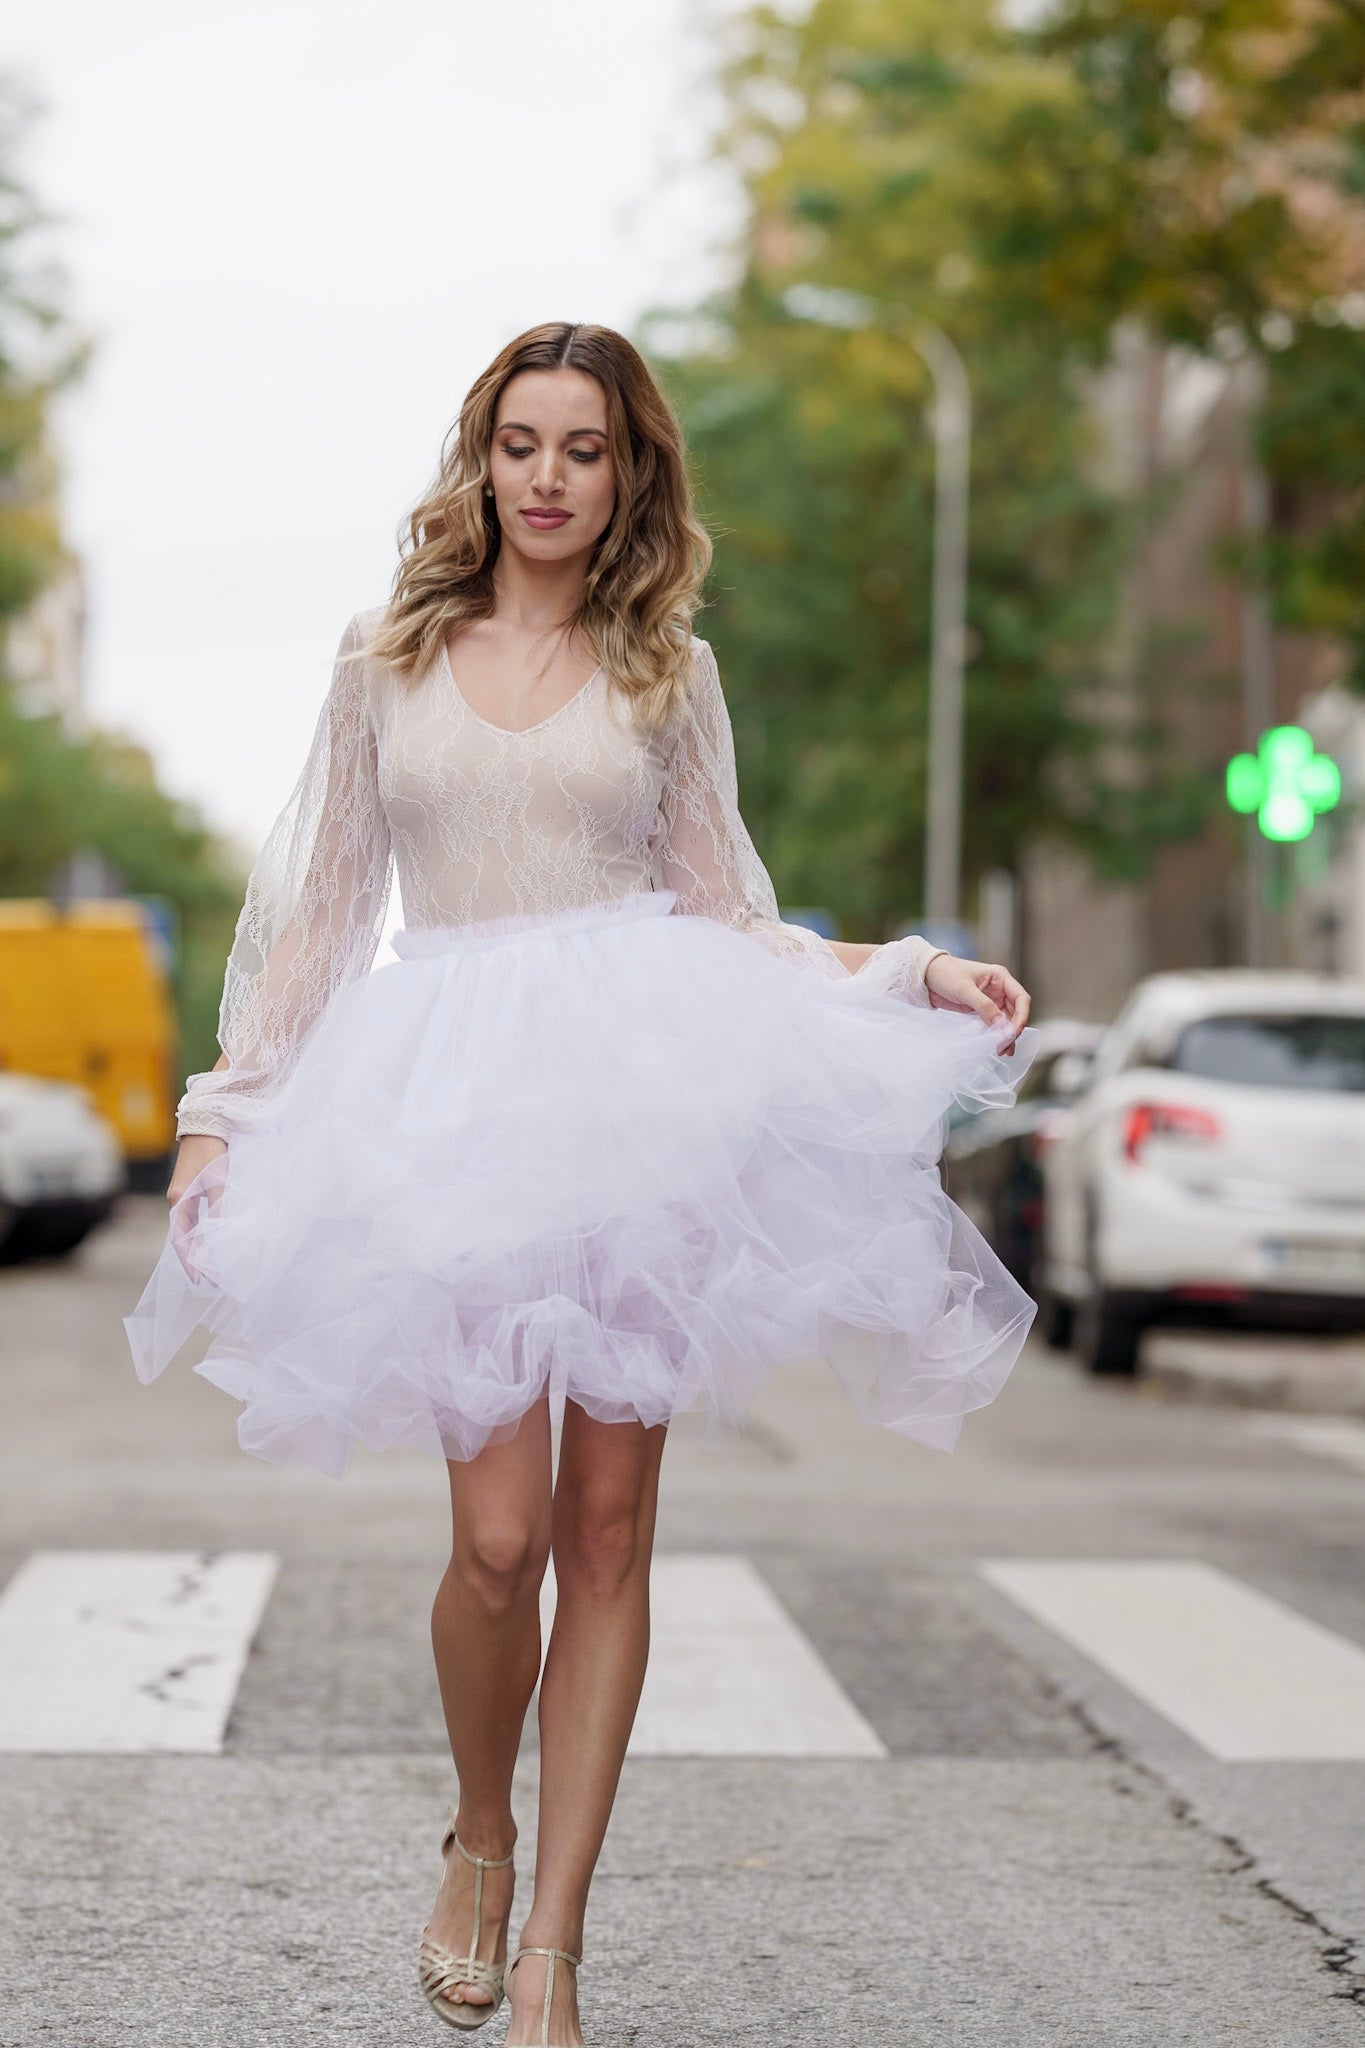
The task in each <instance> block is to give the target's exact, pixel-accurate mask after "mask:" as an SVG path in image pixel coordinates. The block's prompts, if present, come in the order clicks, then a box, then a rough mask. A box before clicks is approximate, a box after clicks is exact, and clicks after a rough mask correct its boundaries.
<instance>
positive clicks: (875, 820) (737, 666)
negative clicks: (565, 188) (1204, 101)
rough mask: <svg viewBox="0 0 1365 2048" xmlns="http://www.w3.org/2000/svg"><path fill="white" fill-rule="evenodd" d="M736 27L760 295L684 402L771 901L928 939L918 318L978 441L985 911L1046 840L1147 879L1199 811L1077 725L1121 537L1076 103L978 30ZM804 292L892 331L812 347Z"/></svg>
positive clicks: (825, 17) (735, 137) (748, 272)
mask: <svg viewBox="0 0 1365 2048" xmlns="http://www.w3.org/2000/svg"><path fill="white" fill-rule="evenodd" d="M744 20H745V34H744V38H743V41H742V45H741V48H740V51H739V53H738V55H737V56H736V58H735V60H734V62H733V63H732V64H731V66H730V68H729V71H728V74H727V84H728V90H729V93H730V101H731V112H730V119H729V122H728V125H727V128H726V131H725V135H726V143H725V146H726V147H727V149H728V150H729V151H730V152H731V153H732V156H733V159H734V161H735V163H736V164H737V166H740V167H742V175H743V176H744V177H745V180H746V183H747V186H748V189H749V192H750V195H751V202H752V216H751V226H750V231H749V234H748V236H747V238H746V242H745V245H744V249H743V252H742V253H743V256H744V268H743V272H742V275H741V277H740V280H739V282H738V284H737V285H736V288H735V289H734V291H733V292H732V293H731V294H729V295H728V297H726V298H725V299H724V300H722V301H721V302H720V303H719V304H716V305H713V306H711V307H708V309H707V311H708V314H709V315H710V321H709V332H710V334H711V335H712V336H713V337H714V336H716V335H719V336H720V337H721V340H720V343H719V344H718V345H717V343H716V342H715V341H714V340H713V342H712V344H711V345H710V346H709V347H708V348H706V349H705V350H699V351H698V352H696V353H694V354H693V355H691V356H689V357H687V358H686V359H683V360H675V361H674V362H673V363H671V364H670V366H669V373H670V378H671V383H672V388H673V390H674V392H675V395H676V397H677V399H678V402H679V406H680V410H681V412H682V415H683V419H684V423H685V426H686V428H687V431H688V435H689V439H690V441H691V443H692V446H693V449H694V453H695V455H696V458H697V462H698V473H699V481H700V484H701V487H702V496H703V502H704V505H705V507H706V509H707V512H708V514H709V516H710V517H711V518H712V520H713V521H714V522H715V523H716V524H717V525H718V527H719V529H720V531H719V535H718V549H717V566H716V573H715V582H714V612H713V616H712V618H711V619H710V620H709V622H708V624H707V626H706V627H705V628H704V630H706V631H708V632H709V634H710V636H711V637H712V638H713V639H714V641H715V643H716V646H717V650H718V653H719V655H720V658H721V661H722V664H723V668H724V672H725V675H726V681H727V688H728V690H729V694H730V698H731V704H732V709H733V713H734V718H735V725H736V736H737V744H738V746H739V749H740V752H741V755H742V762H743V774H744V795H745V804H746V809H747V812H748V814H749V815H750V817H751V819H752V821H753V824H754V829H755V831H756V834H757V835H758V836H759V837H760V838H761V840H762V843H763V847H764V852H765V854H766V856H767V858H768V860H769V862H770V865H771V867H772V869H773V872H774V876H775V879H776V881H777V883H778V887H779V889H780V891H781V893H782V894H783V896H784V897H785V898H786V899H787V900H788V901H802V902H822V903H827V904H830V905H832V906H833V907H834V908H836V909H837V910H838V911H839V912H841V913H842V914H843V915H844V916H845V918H847V919H848V920H849V921H850V924H851V926H852V927H854V928H856V929H857V930H858V931H859V932H860V933H861V934H863V935H865V936H879V935H882V934H884V933H885V932H887V931H889V930H892V929H894V928H895V927H896V926H897V925H898V924H899V923H901V922H902V921H904V920H905V919H906V918H908V917H910V916H912V915H914V914H916V913H917V912H918V909H919V906H920V901H921V896H922V888H923V874H922V868H923V853H922V848H923V835H924V825H925V757H926V722H927V674H928V666H929V651H930V650H929V626H930V618H929V592H930V578H931V552H932V533H933V496H932V494H933V452H932V446H931V443H930V439H929V435H928V432H927V422H926V414H927V408H928V406H929V404H930V401H931V395H932V394H931V391H930V388H929V385H928V381H927V375H926V371H925V366H924V364H923V361H922V359H921V357H920V356H919V354H918V352H917V351H916V349H915V348H914V346H913V345H912V342H911V339H910V336H911V334H912V333H913V321H914V320H915V319H916V318H929V319H932V320H934V321H936V322H937V323H938V324H939V325H940V326H941V327H942V328H943V329H944V330H945V331H946V332H948V333H949V334H950V335H951V336H952V338H953V339H954V341H955V342H956V343H957V345H958V347H959V349H960V350H961V352H962V353H963V355H964V357H965V359H966V361H967V365H968V370H969V375H970V379H971V384H972V392H973V405H974V413H975V418H974V425H973V466H972V479H971V484H972V510H971V576H970V588H969V600H968V613H969V629H970V630H969V642H970V646H969V663H968V669H967V730H966V749H967V760H966V802H965V811H964V828H965V830H964V838H965V844H964V859H965V866H966V871H967V879H968V883H969V884H970V882H971V880H972V878H974V877H975V876H978V875H979V874H980V873H981V872H982V871H983V870H985V869H987V868H991V867H999V866H1003V867H1011V866H1013V865H1014V864H1015V863H1016V862H1017V860H1018V858H1019V854H1020V851H1021V849H1022V847H1023V846H1024V845H1025V844H1026V843H1027V842H1028V841H1030V840H1032V839H1035V838H1037V837H1039V836H1041V835H1044V834H1047V833H1049V832H1056V833H1061V834H1064V835H1066V836H1068V837H1070V838H1071V839H1073V840H1075V841H1076V842H1078V843H1080V844H1081V845H1083V847H1084V848H1085V850H1086V852H1087V853H1088V854H1089V856H1090V857H1091V859H1092V860H1094V861H1095V862H1096V864H1097V865H1100V866H1102V867H1104V868H1106V869H1107V870H1108V871H1110V872H1115V873H1124V874H1127V873H1130V872H1133V871H1135V870H1136V869H1138V868H1140V866H1141V863H1142V862H1143V861H1144V860H1145V859H1146V858H1147V856H1148V852H1149V849H1150V847H1151V844H1152V842H1153V840H1154V839H1155V838H1157V837H1159V836H1161V835H1163V834H1167V835H1169V834H1171V833H1183V832H1188V831H1190V830H1193V829H1197V826H1198V824H1199V823H1200V822H1201V821H1202V818H1203V816H1204V815H1205V812H1206V809H1207V799H1206V796H1205V792H1204V789H1203V785H1202V784H1199V783H1196V782H1195V780H1194V779H1193V778H1192V777H1191V776H1190V775H1189V774H1188V773H1187V772H1186V771H1185V770H1184V769H1183V768H1182V767H1181V765H1180V763H1179V761H1178V759H1177V758H1176V755H1175V750H1174V749H1173V748H1172V747H1171V746H1169V745H1168V744H1167V743H1166V740H1165V737H1164V734H1163V732H1162V730H1161V729H1160V727H1159V726H1158V725H1156V724H1155V723H1154V722H1153V720H1152V719H1151V717H1150V715H1149V708H1148V707H1147V705H1146V704H1145V703H1142V702H1139V704H1138V706H1137V708H1136V710H1135V712H1134V714H1133V716H1132V719H1131V721H1130V730H1128V731H1127V732H1126V733H1125V732H1124V731H1123V730H1121V729H1119V728H1118V727H1117V726H1116V724H1115V721H1114V718H1113V717H1112V715H1111V716H1108V717H1106V719H1105V722H1104V723H1103V724H1102V725H1099V724H1096V723H1095V722H1094V718H1093V714H1092V712H1091V711H1090V709H1089V708H1088V707H1089V706H1090V704H1091V703H1093V701H1094V700H1095V698H1096V697H1097V695H1098V689H1097V686H1098V685H1099V684H1100V683H1101V682H1102V681H1103V679H1104V677H1105V674H1106V670H1107V664H1108V662H1109V659H1110V656H1109V651H1108V650H1109V647H1110V644H1111V642H1112V641H1113V638H1114V636H1115V622H1116V606H1117V600H1118V591H1119V583H1120V576H1121V572H1122V568H1123V565H1124V562H1125V559H1126V554H1127V547H1128V540H1129V533H1128V523H1129V519H1130V516H1131V515H1130V513H1128V512H1127V511H1125V510H1124V508H1122V507H1121V506H1120V505H1119V503H1118V502H1117V501H1116V500H1115V499H1114V498H1113V497H1112V496H1111V495H1110V494H1109V493H1108V491H1107V490H1106V489H1105V488H1104V487H1103V486H1102V484H1101V483H1100V482H1099V481H1098V480H1097V475H1096V465H1095V451H1094V448H1093V446H1092V429H1091V424H1090V415H1089V411H1088V407H1087V404H1086V398H1085V391H1084V386H1083V384H1082V382H1081V380H1080V378H1079V377H1078V374H1077V364H1078V359H1080V358H1081V357H1083V355H1084V353H1085V346H1084V344H1085V343H1086V342H1087V341H1088V340H1089V339H1090V338H1091V337H1089V335H1088V334H1085V333H1080V332H1078V329H1079V328H1080V326H1081V322H1080V321H1079V320H1078V318H1076V317H1074V316H1075V312H1076V308H1075V307H1072V306H1070V305H1069V303H1068V299H1067V296H1066V294H1065V293H1063V292H1062V290H1061V288H1060V285H1059V284H1058V282H1057V279H1056V277H1055V276H1054V273H1053V272H1052V271H1051V270H1050V268H1049V266H1048V260H1047V259H1048V251H1049V236H1050V233H1051V223H1052V221H1053V220H1054V219H1055V218H1057V217H1059V216H1060V215H1061V214H1063V213H1065V212H1066V211H1067V210H1068V208H1071V209H1074V208H1075V207H1076V205H1077V203H1078V197H1079V196H1080V195H1079V194H1078V189H1077V180H1076V177H1075V175H1074V160H1077V159H1079V158H1080V157H1081V156H1082V155H1083V147H1082V143H1081V141H1080V140H1078V139H1076V135H1075V131H1076V128H1077V125H1078V124H1081V125H1083V124H1084V119H1085V109H1084V104H1083V95H1082V94H1081V93H1080V90H1079V88H1078V86H1077V85H1076V82H1075V81H1074V79H1073V78H1072V77H1071V75H1070V72H1069V68H1068V66H1067V64H1066V62H1065V61H1064V60H1063V59H1061V58H1058V57H1055V56H1052V55H1050V54H1047V53H1043V54H1039V53H1038V52H1036V51H1035V50H1033V49H1031V48H1029V47H1027V46H1026V45H1025V44H1024V43H1022V42H1021V40H1020V39H1019V38H1018V37H1017V36H1015V35H1013V34H1012V33H1010V32H1008V31H1006V30H1004V29H1002V28H1001V27H1000V26H999V25H998V23H997V20H996V14H995V9H994V8H993V7H991V6H988V5H986V4H985V0H963V4H960V5H954V6H951V7H950V6H949V5H947V4H946V0H880V4H862V0H819V4H817V5H816V6H815V7H814V8H813V9H812V11H811V13H810V14H809V16H808V17H806V18H805V19H804V20H803V21H802V22H801V23H800V24H799V25H794V24H793V23H792V22H790V21H789V20H786V19H781V18H778V17H777V16H775V15H773V14H772V13H771V12H770V11H768V10H763V9H759V10H755V11H754V12H752V13H751V14H749V15H748V16H746V17H745V18H744ZM774 88H778V89H777V90H774ZM775 110H776V111H775ZM797 110H799V111H797ZM1068 136H1070V137H1071V138H1072V140H1071V143H1070V145H1069V147H1065V148H1060V149H1059V147H1058V138H1059V137H1061V138H1062V139H1063V140H1065V139H1066V138H1067V137H1068ZM1099 203H1100V201H1099V200H1097V201H1096V204H1097V205H1098V204H1099ZM793 287H800V288H802V289H806V290H809V289H810V288H816V289H817V290H818V291H824V292H825V293H827V294H828V293H839V292H843V293H852V294H855V295H857V297H858V298H859V299H860V300H863V301H865V302H871V303H872V305H873V307H874V309H875V310H874V312H873V314H872V317H871V318H870V319H869V320H868V322H867V324H865V325H862V326H855V327H852V328H840V327H838V326H835V325H832V324H821V323H820V322H819V321H818V320H803V319H799V318H797V317H795V316H794V314H793V312H792V310H791V307H792V305H793V303H794V301H793V297H792V288H793ZM1075 297H1076V302H1077V305H1078V306H1083V305H1085V304H1086V303H1087V301H1086V292H1085V289H1084V288H1083V287H1077V288H1076V290H1075ZM796 303H798V304H799V305H800V306H802V307H804V305H805V303H806V302H805V301H798V302H796ZM817 304H818V301H817ZM651 331H652V330H651V329H650V327H649V326H648V324H647V327H646V334H647V336H648V335H649V333H650V332H651ZM660 331H661V332H662V331H663V329H662V325H661V328H660ZM1059 336H1065V345H1059ZM1092 352H1093V351H1092ZM1125 742H1126V744H1125ZM1118 757H1122V771H1123V772H1122V775H1121V776H1116V775H1115V773H1114V770H1113V766H1112V764H1113V762H1114V761H1115V759H1116V758H1118ZM968 900H970V895H969V898H968Z"/></svg>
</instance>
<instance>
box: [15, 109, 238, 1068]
mask: <svg viewBox="0 0 1365 2048" xmlns="http://www.w3.org/2000/svg"><path fill="white" fill-rule="evenodd" d="M26 115H27V109H26V108H25V106H24V103H23V101H22V99H21V98H20V97H19V95H18V94H17V93H16V92H15V90H14V89H13V88H12V87H7V86H6V85H5V84H4V82H3V81H0V649H3V636H4V629H5V627H6V625H7V624H8V623H9V622H10V621H11V620H14V619H17V618H19V617H20V616H22V614H23V613H24V612H25V611H26V610H27V608H28V607H29V606H30V605H31V604H32V603H33V601H34V599H35V598H36V597H37V596H38V595H39V593H40V592H41V591H42V590H43V589H44V587H45V586H46V585H47V584H48V583H49V581H51V579H52V578H53V577H54V576H55V575H56V574H57V573H58V572H59V571H60V570H61V569H62V568H63V567H64V566H65V565H66V563H67V559H68V558H67V554H66V551H65V548H64V546H63V542H62V537H61V529H60V520H59V516H58V510H57V470H56V463H55V460H54V458H53V455H52V450H51V444H50V438H49V422H50V416H51V407H52V402H53V399H54V397H55V396H56V394H57V393H58V392H59V391H60V390H61V389H62V388H63V387H64V386H65V385H66V384H68V383H69V382H70V381H71V379H72V378H74V377H76V376H78V375H79V374H80V372H81V370H82V368H83V367H84V364H85V361H86V358H87V354H88V350H87V346H86V344H85V343H84V342H83V340H82V339H81V338H80V337H79V336H77V335H76V334H75V333H74V332H73V331H72V330H71V329H70V327H69V325H68V324H67V322H66V319H65V317H64V314H63V312H62V309H61V304H60V294H59V292H58V291H57V289H56V287H55V285H54V283H53V281H52V280H50V279H47V280H42V279H38V280H35V279H34V277H33V276H31V275H30V267H29V263H28V250H29V247H30V243H31V238H32V235H33V231H34V230H35V228H37V227H38V226H39V224H40V222H41V220H42V216H41V214H40V212H39V210H38V208H37V206H36V204H35V203H34V201H33V199H32V197H31V196H30V194H29V193H28V192H27V190H26V188H25V187H24V185H23V183H22V181H21V180H20V178H19V176H18V173H17V171H16V169H15V167H14V166H15V157H16V153H17V149H18V145H19V141H20V138H21V136H22V132H23V128H24V125H25V120H26ZM84 851H97V852H99V853H101V854H103V856H104V857H105V859H106V860H107V861H108V863H109V864H110V866H111V867H112V868H113V869H114V870H115V872H116V873H117V874H118V875H119V876H120V877H121V884H122V886H123V887H125V888H126V889H127V890H128V891H130V892H131V893H133V894H138V895H142V894H148V895H158V896H163V897H166V898H168V899H169V900H170V901H171V902H172V903H174V904H175V906H176V908H177V911H178V913H179V922H180V931H181V947H182V953H181V972H180V986H179V989H178V995H179V999H180V1022H181V1043H182V1057H183V1059H184V1062H185V1070H186V1071H191V1070H193V1069H195V1068H199V1067H204V1066H211V1065H212V1064H213V1061H214V1059H215V1058H216V1057H217V1054H216V1048H215V1045H214V1035H215V1024H216V1018H217V1007H218V991H219V988H220V986H221V981H222V962H223V958H224V955H225V953H226V950H227V947H228V944H229V943H230V940H231V936H232V929H233V924H234V922H235V916H236V910H237V906H238V904H239V902H240V900H241V884H240V880H239V878H238V877H237V876H236V875H235V874H234V872H233V869H232V866H231V864H230V863H229V862H228V861H227V860H226V859H225V858H224V856H223V854H222V851H221V849H220V848H219V847H218V845H217V844H216V843H215V841H214V840H213V838H212V837H211V835H210V834H209V832H208V830H207V828H206V827H205V826H204V824H203V823H202V821H201V820H200V819H199V818H198V817H197V815H196V814H195V813H194V812H193V811H192V810H191V809H189V808H188V807H187V806H185V805H183V804H180V803H177V802H176V801H175V800H174V799H173V798H172V797H170V796H168V795H166V794H165V792H164V791H162V790H161V789H159V788H158V786H157V783H156V778H155V774H154V771H153V767H152V764H151V761H150V759H149V758H148V756H147V755H146V753H145V752H143V751H142V749H140V748H139V747H136V746H134V745H133V744H132V743H131V742H129V741H127V740H124V739H121V738H119V737H118V736H116V735H113V734H109V733H102V732H91V733H87V734H83V735H77V734H74V733H72V732H71V731H69V730H68V729H67V727H66V726H65V725H64V724H63V722H62V721H61V720H60V719H59V718H57V717H55V716H41V715H34V714H33V713H31V711H30V709H29V706H28V701H27V698H24V699H23V700H22V701H21V700H20V698H19V697H18V696H17V694H16V692H15V689H14V688H13V686H12V683H11V681H10V679H9V678H8V676H7V674H6V671H5V667H4V662H3V654H2V653H0V896H42V895H44V894H46V893H47V890H48V888H49V886H50V885H51V882H52V879H53V876H54V874H55V872H56V871H57V870H58V868H59V867H60V866H61V865H62V863H64V862H65V861H67V860H68V859H69V858H70V857H71V856H72V855H73V854H75V853H77V852H84Z"/></svg>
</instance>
